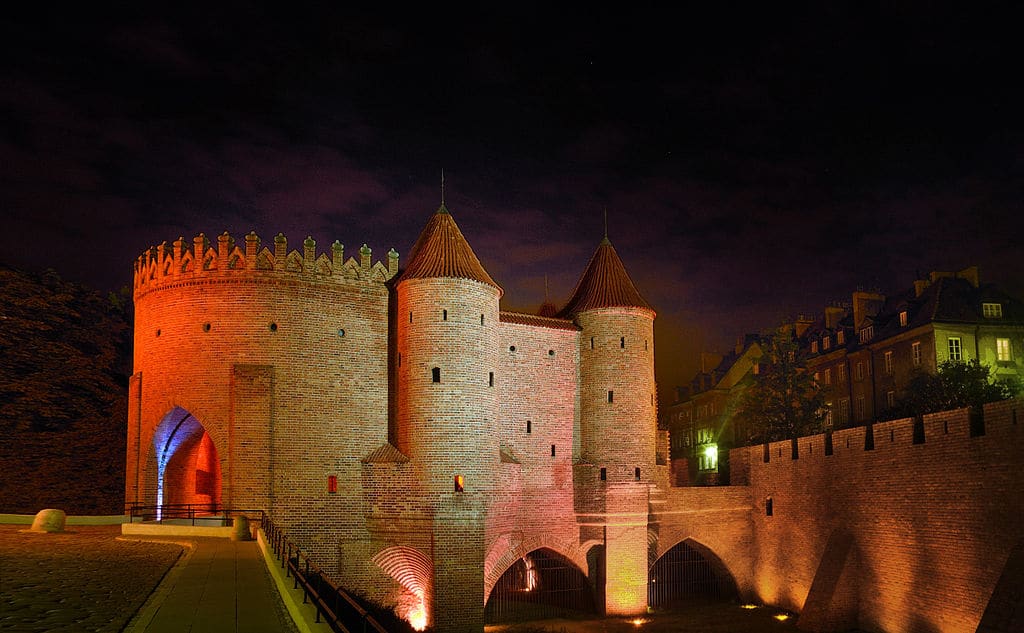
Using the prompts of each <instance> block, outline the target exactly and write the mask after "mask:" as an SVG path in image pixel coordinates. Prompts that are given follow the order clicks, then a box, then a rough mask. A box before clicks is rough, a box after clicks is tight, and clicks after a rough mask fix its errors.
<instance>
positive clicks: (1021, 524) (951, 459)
mask: <svg viewBox="0 0 1024 633" xmlns="http://www.w3.org/2000/svg"><path fill="white" fill-rule="evenodd" d="M1022 416H1024V400H1020V399H1017V400H1008V401H1004V402H998V403H993V404H988V405H985V407H984V416H983V418H974V420H973V422H972V416H971V412H970V410H969V409H960V410H954V411H947V412H943V413H936V414H932V415H927V416H924V417H923V419H922V420H921V421H920V422H918V423H917V424H915V420H913V419H903V420H893V421H890V422H884V423H878V424H874V425H873V426H870V427H859V428H852V429H846V430H842V431H837V432H835V433H834V434H832V436H831V446H828V445H827V444H828V437H827V436H826V435H815V436H811V437H804V438H800V439H799V441H798V443H797V447H798V452H797V454H796V455H794V453H793V451H792V446H791V443H790V442H788V441H785V442H775V443H772V444H770V445H768V446H767V449H765V448H764V447H762V446H757V447H748V448H742V449H734V450H733V451H732V455H731V459H732V463H733V465H734V470H733V475H734V479H735V477H736V474H737V472H740V473H742V471H744V470H747V469H749V470H748V473H749V474H748V477H749V480H748V481H749V487H745V488H746V489H748V490H749V495H750V498H751V500H752V505H753V511H752V513H751V518H750V524H751V527H752V530H751V539H752V540H751V542H750V548H751V549H750V552H751V560H750V565H751V571H750V574H751V575H750V576H749V578H750V585H749V588H750V589H751V591H752V595H753V597H755V598H756V599H757V600H759V601H762V602H764V603H769V604H776V605H779V606H782V607H785V608H789V609H792V610H794V611H798V612H802V613H801V616H800V621H799V624H800V626H801V628H803V629H805V630H812V631H813V630H845V629H846V628H853V627H856V628H859V629H862V630H865V631H887V632H896V631H900V632H903V631H905V632H908V633H933V632H938V631H942V632H944V633H946V632H961V631H962V632H964V633H973V632H974V631H976V630H986V631H988V630H991V631H996V630H998V631H1012V630H1020V628H1014V627H1020V626H1021V624H1022V619H1021V618H1022V617H1024V615H1022V614H1021V613H1020V612H1019V600H1020V597H1019V591H1020V587H1021V585H1022V582H1024V577H1022V575H1024V569H1022V568H1024V564H1022V563H1024V561H1022V560H1021V557H1022V556H1024V553H1022V548H1021V538H1022V535H1024V497H1022V495H1021V490H1022V488H1024V471H1022V469H1021V465H1022V464H1024V430H1022V427H1024V420H1021V417H1022ZM915 427H916V428H915ZM744 462H745V463H744ZM736 465H739V466H740V468H738V469H737V468H735V466H736ZM741 476H742V475H741ZM697 490H701V489H697ZM696 494H698V495H714V494H720V493H716V492H710V491H708V492H706V493H705V492H703V491H701V492H699V493H696ZM709 498H710V497H709V496H702V499H709ZM1015 548H1016V549H1015ZM1011 553H1013V554H1012V555H1013V560H1011ZM719 555H720V556H721V557H722V558H723V560H726V561H728V560H729V559H730V554H729V553H727V552H720V553H719ZM738 558H739V559H742V555H740V556H739V557H738ZM745 564H746V562H743V561H742V560H741V563H740V564H739V565H740V567H737V565H736V564H732V565H730V569H732V570H733V572H734V574H735V575H736V577H737V580H738V581H740V582H739V584H740V586H741V588H746V586H747V585H746V582H745V581H744V580H741V579H743V578H744V572H745V569H746V568H745V567H742V565H745ZM997 583H1000V585H999V586H1000V590H999V591H995V590H996V587H997ZM1014 587H1015V589H1013V588H1014ZM994 591H995V595H993V592H994ZM1014 591H1015V592H1016V594H1013V595H1016V598H1013V595H1008V594H1007V592H1011V594H1012V592H1014ZM1015 604H1016V605H1017V606H1016V607H1015V606H1014V605H1015ZM1014 608H1016V609H1017V613H1016V615H1014V613H1013V609H1014ZM986 609H988V612H987V613H986ZM983 615H984V617H985V626H984V627H981V628H979V623H980V622H981V621H982V617H983ZM1014 618H1016V619H1014Z"/></svg>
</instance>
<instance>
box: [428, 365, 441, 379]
mask: <svg viewBox="0 0 1024 633" xmlns="http://www.w3.org/2000/svg"><path fill="white" fill-rule="evenodd" d="M430 379H431V381H433V382H441V368H440V367H435V368H433V369H431V370H430Z"/></svg>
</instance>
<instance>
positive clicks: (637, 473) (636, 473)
mask: <svg viewBox="0 0 1024 633" xmlns="http://www.w3.org/2000/svg"><path fill="white" fill-rule="evenodd" d="M633 479H636V480H637V481H640V469H639V468H634V469H633Z"/></svg>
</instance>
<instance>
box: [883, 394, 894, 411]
mask: <svg viewBox="0 0 1024 633" xmlns="http://www.w3.org/2000/svg"><path fill="white" fill-rule="evenodd" d="M885 406H887V407H889V408H890V409H892V408H894V407H895V406H896V392H895V391H886V392H885Z"/></svg>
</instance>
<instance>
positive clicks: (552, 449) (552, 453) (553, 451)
mask: <svg viewBox="0 0 1024 633" xmlns="http://www.w3.org/2000/svg"><path fill="white" fill-rule="evenodd" d="M551 456H552V457H554V456H555V445H554V444H552V445H551Z"/></svg>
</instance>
